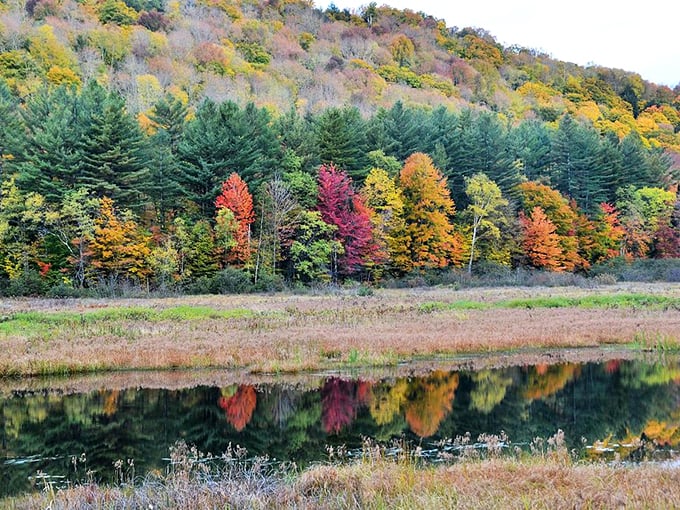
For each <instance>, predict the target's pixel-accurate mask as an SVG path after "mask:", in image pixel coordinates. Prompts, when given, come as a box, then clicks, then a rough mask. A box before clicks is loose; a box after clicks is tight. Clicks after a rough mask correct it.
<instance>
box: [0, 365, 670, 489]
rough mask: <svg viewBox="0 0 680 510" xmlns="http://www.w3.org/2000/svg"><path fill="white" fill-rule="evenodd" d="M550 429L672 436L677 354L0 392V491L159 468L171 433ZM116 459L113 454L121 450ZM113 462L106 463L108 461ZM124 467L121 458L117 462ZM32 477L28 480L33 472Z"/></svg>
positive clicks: (313, 437)
mask: <svg viewBox="0 0 680 510" xmlns="http://www.w3.org/2000/svg"><path fill="white" fill-rule="evenodd" d="M558 429H562V430H563V431H564V433H565V436H566V440H567V445H568V447H569V448H570V449H571V448H576V449H579V450H580V451H582V452H583V453H582V454H583V455H584V456H585V455H596V452H597V451H598V448H593V447H592V446H593V445H595V446H600V447H601V446H602V445H605V446H607V447H609V448H599V450H608V451H610V452H611V451H612V450H611V449H612V448H613V450H615V451H616V450H617V449H618V452H619V454H620V455H622V456H623V457H624V458H626V456H630V455H631V451H634V449H633V448H628V449H626V448H623V447H618V446H617V445H627V444H631V443H635V442H636V440H639V439H640V438H643V439H645V440H646V441H648V442H650V443H654V444H655V445H656V446H657V447H658V448H659V449H660V451H663V452H666V453H668V452H671V453H672V452H673V449H674V448H675V447H676V445H677V444H678V442H680V362H679V361H678V360H667V359H666V360H663V361H662V360H659V359H657V360H656V361H649V360H647V361H630V360H628V361H623V360H611V361H608V362H606V363H602V364H595V363H588V364H577V363H563V364H556V365H535V366H516V367H509V368H502V369H487V370H483V371H477V372H473V371H455V372H450V371H443V370H440V371H433V372H430V373H427V374H425V375H422V376H418V377H416V376H410V377H392V378H386V379H374V378H369V377H364V378H362V377H358V378H346V377H339V376H325V377H310V378H309V379H307V380H305V382H303V383H300V382H296V383H294V384H291V383H286V382H282V383H281V384H270V383H267V384H264V383H263V384H233V385H229V386H225V387H209V386H199V387H193V388H187V389H181V390H164V389H143V388H142V389H130V390H106V389H102V390H99V391H94V392H90V393H80V394H68V395H65V394H59V393H57V392H53V391H40V392H27V391H12V392H5V393H4V394H3V393H0V480H3V482H4V483H3V484H1V485H0V496H7V495H11V494H17V493H20V492H22V491H25V490H29V489H31V488H32V487H37V488H40V483H41V482H40V478H39V477H38V478H37V479H36V474H38V473H40V476H49V477H50V479H51V480H53V481H57V482H58V483H59V482H60V481H66V480H74V479H75V480H84V479H86V478H90V479H95V480H98V481H104V482H110V481H113V480H115V478H116V476H117V475H118V474H120V471H121V470H124V471H126V472H128V473H130V472H134V474H135V476H144V474H145V473H147V472H149V471H150V470H159V471H160V472H164V470H165V469H166V467H167V462H168V461H167V457H168V453H169V448H170V446H171V445H173V444H175V443H176V442H177V441H178V440H184V441H185V442H186V443H187V444H189V445H195V446H196V447H197V448H198V449H199V450H200V451H202V452H206V453H207V452H211V453H213V454H216V455H219V454H220V453H222V452H224V451H225V450H226V449H227V448H228V447H229V445H230V444H231V445H232V446H234V445H240V446H241V447H245V448H246V449H247V450H248V453H249V454H251V455H265V454H266V455H268V456H269V457H270V458H273V459H278V460H293V461H295V462H296V463H298V465H305V464H307V463H309V462H314V461H319V460H324V459H327V447H328V446H339V445H345V446H346V447H347V448H348V449H349V450H351V449H352V448H360V446H361V444H362V441H363V439H364V438H372V439H374V440H376V441H380V442H389V441H390V440H392V439H395V438H400V439H406V440H408V441H413V442H414V443H416V444H418V445H421V446H422V447H423V448H427V447H430V446H431V445H433V444H435V443H436V442H437V441H439V440H441V439H446V438H455V437H457V436H463V435H464V434H466V433H468V432H469V433H470V435H471V437H472V439H473V441H474V439H475V438H476V437H477V436H478V435H480V434H482V433H488V434H500V433H501V432H502V431H504V432H505V434H507V436H508V437H509V439H510V440H511V441H512V443H513V444H514V445H523V446H526V445H528V444H529V443H530V442H531V441H532V440H533V439H534V438H536V437H543V438H548V437H550V436H552V435H553V434H555V432H556V431H557V430H558ZM121 461H122V462H121ZM116 464H117V466H118V467H117V468H116ZM121 466H122V467H121ZM32 484H36V485H32Z"/></svg>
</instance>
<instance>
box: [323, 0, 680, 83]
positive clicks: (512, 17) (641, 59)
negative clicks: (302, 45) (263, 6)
mask: <svg viewBox="0 0 680 510" xmlns="http://www.w3.org/2000/svg"><path fill="white" fill-rule="evenodd" d="M329 3H331V2H330V1H329V0H317V1H315V5H316V6H317V7H319V8H322V9H325V8H326V7H327V6H328V4H329ZM333 3H335V5H336V6H337V7H338V8H339V9H344V8H348V9H350V10H353V9H357V8H358V7H360V6H362V5H367V4H368V3H370V0H335V1H334V2H333ZM376 3H377V4H378V5H379V6H380V5H385V4H387V5H391V6H392V7H396V8H399V9H406V8H408V9H411V10H413V11H422V12H424V13H426V14H430V15H432V16H434V17H435V18H439V19H444V20H446V25H447V26H449V27H452V26H456V27H458V28H464V27H476V28H483V29H485V30H487V31H488V32H489V33H491V34H492V35H493V36H494V37H495V38H496V40H497V41H498V42H500V43H501V44H503V45H504V46H510V45H513V44H518V45H520V46H525V47H527V48H534V49H538V50H541V51H543V52H544V53H546V54H548V55H551V56H552V57H553V58H556V59H559V60H563V61H566V62H573V63H576V64H579V65H582V66H586V65H591V64H596V65H601V66H604V67H613V68H617V69H624V70H626V71H632V72H636V73H639V74H640V76H642V78H644V79H645V80H648V81H651V82H654V83H657V84H660V85H668V86H669V87H671V88H672V87H674V86H675V85H677V84H680V0H654V1H650V0H647V1H646V2H642V3H640V2H634V1H632V0H629V1H628V2H626V1H623V0H616V1H614V0H570V1H561V2H550V1H546V0H511V1H508V0H463V1H458V2H453V1H450V0H449V1H447V0H383V1H379V0H376Z"/></svg>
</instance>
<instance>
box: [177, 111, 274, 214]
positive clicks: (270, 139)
mask: <svg viewBox="0 0 680 510" xmlns="http://www.w3.org/2000/svg"><path fill="white" fill-rule="evenodd" d="M179 153H180V156H181V158H182V161H183V163H184V165H183V170H184V171H183V172H182V178H181V181H180V184H182V186H183V187H184V188H185V189H186V190H187V196H188V198H189V199H190V200H192V201H194V202H195V203H196V204H197V205H198V207H199V210H200V211H201V213H202V214H203V216H206V217H207V216H212V212H211V211H212V208H213V204H214V201H215V197H216V196H217V193H218V191H219V187H220V185H221V183H222V182H223V181H224V180H225V179H226V178H227V177H228V175H229V174H230V173H231V172H238V173H239V175H241V176H242V178H243V180H244V181H246V183H248V185H249V186H250V187H251V188H257V187H258V186H259V185H260V184H261V183H262V182H263V181H264V180H266V178H267V177H268V176H269V175H270V174H271V173H273V168H276V167H277V161H278V160H279V159H280V149H279V144H278V142H277V140H276V137H275V134H274V131H273V130H272V128H271V127H270V125H269V114H268V113H267V112H266V110H263V109H258V108H256V107H255V106H254V105H253V104H249V105H248V106H246V108H245V109H244V110H241V109H240V108H239V107H238V105H236V103H233V102H225V103H222V104H219V105H218V104H216V103H214V102H213V101H210V100H206V101H204V102H203V103H201V105H200V106H199V108H198V110H197V111H196V116H195V117H194V118H193V119H192V120H191V121H190V122H188V123H187V125H186V127H185V129H184V135H183V137H182V141H181V142H180V144H179Z"/></svg>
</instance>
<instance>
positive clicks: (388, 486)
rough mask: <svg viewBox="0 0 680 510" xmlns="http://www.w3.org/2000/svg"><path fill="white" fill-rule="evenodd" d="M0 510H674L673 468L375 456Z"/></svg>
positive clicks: (15, 502)
mask: <svg viewBox="0 0 680 510" xmlns="http://www.w3.org/2000/svg"><path fill="white" fill-rule="evenodd" d="M0 504H3V505H4V506H3V507H4V508H9V509H17V510H18V509H21V510H37V509H42V508H51V509H52V510H58V509H75V510H78V509H85V508H88V509H89V508H154V509H170V508H182V509H205V508H298V509H433V510H439V509H442V508H485V509H515V508H518V509H519V508H532V509H550V510H556V509H574V508H589V509H600V508H602V509H612V508H614V509H617V508H631V509H633V508H634V509H645V508H650V509H651V508H679V507H680V469H678V468H677V467H676V466H673V465H663V464H639V465H623V464H602V463H600V464H585V463H574V462H572V461H570V460H569V459H565V457H564V456H561V455H553V456H546V457H539V458H533V457H532V458H529V459H524V460H516V459H507V458H492V459H488V460H483V461H479V460H474V461H469V460H468V461H462V462H458V463H455V464H452V465H446V466H438V467H433V466H423V465H419V464H416V463H412V462H394V461H391V460H385V459H384V458H379V459H375V460H370V459H369V460H362V461H358V462H355V463H352V464H349V465H319V466H314V467H311V468H308V469H306V470H304V471H302V472H301V473H297V472H295V471H291V472H289V473H288V474H287V475H286V474H285V473H280V472H279V473H277V474H274V475H272V474H264V473H260V472H252V471H249V472H242V473H237V474H234V473H231V474H230V475H228V476H219V477H210V476H202V477H198V476H194V475H192V474H187V473H179V474H177V473H176V474H173V475H169V476H167V477H162V476H161V477H158V478H155V477H153V478H148V479H147V480H145V481H144V482H143V483H142V484H141V486H137V487H132V486H126V485H124V486H119V487H106V486H97V485H93V484H86V485H83V486H79V487H75V488H71V489H68V490H63V491H57V492H49V491H47V492H43V493H41V494H33V495H30V496H24V497H21V498H15V499H10V500H6V501H4V502H3V501H0Z"/></svg>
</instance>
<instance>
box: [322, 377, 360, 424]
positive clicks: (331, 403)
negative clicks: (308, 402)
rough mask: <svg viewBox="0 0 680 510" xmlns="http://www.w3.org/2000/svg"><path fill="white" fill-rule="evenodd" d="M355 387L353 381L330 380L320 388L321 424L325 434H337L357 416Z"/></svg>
mask: <svg viewBox="0 0 680 510" xmlns="http://www.w3.org/2000/svg"><path fill="white" fill-rule="evenodd" d="M356 395H357V385H356V383H354V382H353V381H344V380H342V379H337V378H334V377H332V378H330V379H328V380H327V381H326V383H325V384H324V385H323V388H321V422H322V425H323V428H324V430H325V431H326V433H328V434H330V433H338V432H340V430H342V429H343V428H344V427H346V426H348V425H349V424H350V423H352V421H354V418H355V417H356V414H357V407H358V404H359V403H358V402H357V397H356Z"/></svg>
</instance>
